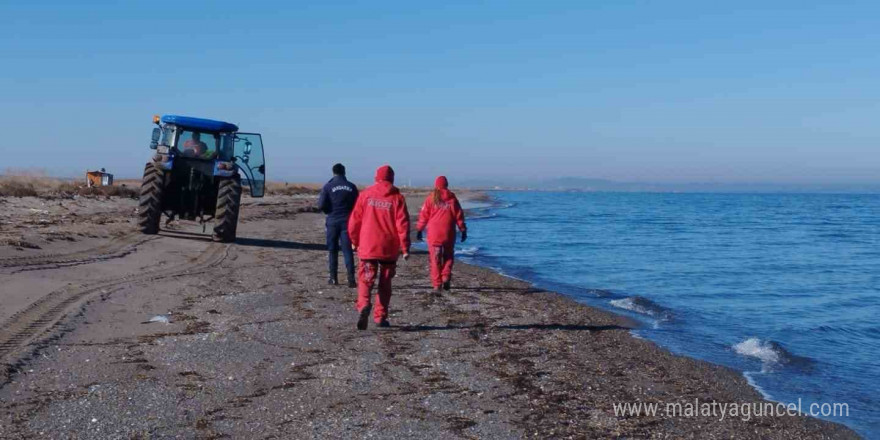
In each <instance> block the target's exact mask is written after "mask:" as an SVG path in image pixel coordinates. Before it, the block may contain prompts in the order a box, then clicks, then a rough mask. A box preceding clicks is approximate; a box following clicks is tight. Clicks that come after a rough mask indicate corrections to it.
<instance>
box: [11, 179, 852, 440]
mask: <svg viewBox="0 0 880 440" xmlns="http://www.w3.org/2000/svg"><path fill="white" fill-rule="evenodd" d="M314 203H315V198H314V196H313V195H306V194H303V195H293V196H270V197H266V198H265V199H256V200H255V199H249V198H246V199H245V204H244V206H243V208H242V214H241V217H242V219H241V224H240V226H239V232H238V236H239V239H238V240H237V242H236V243H234V244H220V243H213V242H211V241H210V237H209V236H207V235H202V228H201V226H199V225H195V224H192V223H182V224H174V225H172V226H173V228H172V229H171V230H169V231H166V232H162V233H161V234H160V235H158V236H143V235H140V234H136V233H135V232H134V215H135V208H136V201H135V200H131V199H125V198H116V197H114V198H106V197H105V198H101V197H94V198H88V197H79V198H76V199H38V198H11V197H10V198H3V199H0V209H2V211H3V213H2V216H0V220H2V229H0V243H2V246H0V274H2V279H3V283H2V286H0V301H2V304H3V307H2V308H0V323H2V327H0V362H2V365H3V369H2V371H0V438H10V439H13V438H14V439H19V438H100V439H109V438H126V439H127V438H168V437H174V438H221V437H228V438H362V437H375V438H755V439H757V438H780V439H781V438H785V439H788V438H790V439H801V438H857V435H856V434H855V433H854V432H853V431H851V430H849V429H848V428H846V427H843V426H841V425H838V424H834V423H830V422H826V421H821V420H818V419H813V418H808V417H802V416H781V417H750V418H749V419H748V420H745V419H744V418H743V417H726V418H724V419H723V420H720V419H719V417H718V416H716V415H709V416H702V415H697V416H692V417H681V416H670V415H668V414H663V413H662V412H661V413H658V414H655V415H646V414H639V415H629V414H627V415H621V414H616V413H615V411H614V405H615V404H623V403H638V402H648V403H660V404H661V409H662V408H665V406H666V405H667V404H687V403H690V402H695V401H698V402H706V403H708V402H717V403H725V404H734V403H736V404H744V403H746V404H747V403H760V402H762V401H763V400H762V398H761V395H760V394H759V393H758V392H757V391H755V390H754V389H753V388H752V387H751V386H749V384H748V383H747V382H746V380H745V379H744V378H743V376H742V375H741V374H740V373H739V372H737V371H733V370H730V369H727V368H724V367H720V366H716V365H713V364H709V363H706V362H702V361H698V360H693V359H690V358H685V357H681V356H676V355H673V354H670V353H669V352H668V351H666V350H664V349H662V348H659V347H657V346H656V345H654V344H653V343H651V342H648V341H645V340H641V339H638V338H635V337H633V336H631V334H630V329H631V328H633V326H634V325H636V324H635V323H634V322H632V321H630V320H628V319H625V318H623V317H620V316H617V315H614V314H611V313H607V312H604V311H601V310H597V309H594V308H590V307H587V306H584V305H581V304H578V303H576V302H574V301H573V300H571V299H569V298H567V297H564V296H562V295H558V294H555V293H552V292H544V291H540V290H536V289H534V288H533V287H532V286H530V285H529V284H527V283H524V282H521V281H517V280H514V279H511V278H507V277H504V276H501V275H499V274H496V273H494V272H492V271H490V270H487V269H484V268H479V267H475V266H469V265H466V264H461V263H458V264H457V266H456V272H455V280H454V289H453V290H452V291H451V292H444V293H443V294H440V295H435V294H433V293H431V292H430V285H429V282H428V278H427V267H426V264H427V263H426V255H425V254H424V253H420V252H415V253H414V256H413V258H411V259H410V260H409V261H408V262H405V263H403V262H402V263H401V264H400V265H399V267H398V271H397V277H396V278H395V280H394V283H395V288H394V297H393V298H392V312H391V316H390V320H391V323H392V327H391V328H389V329H378V328H375V327H374V326H372V325H371V327H370V328H369V329H368V330H367V331H358V330H356V329H355V320H356V314H355V311H354V299H355V290H354V289H349V288H346V287H341V286H339V287H334V286H328V285H327V284H326V251H325V250H324V244H323V243H324V234H323V222H324V219H323V216H322V215H320V214H318V213H315V212H314V209H313V206H314ZM409 204H410V212H415V210H416V207H417V206H418V200H416V199H411V200H410V203H409ZM157 316H161V317H162V318H167V320H168V321H169V322H168V323H164V322H149V321H150V320H151V318H154V317H157ZM162 318H160V320H161V319H162Z"/></svg>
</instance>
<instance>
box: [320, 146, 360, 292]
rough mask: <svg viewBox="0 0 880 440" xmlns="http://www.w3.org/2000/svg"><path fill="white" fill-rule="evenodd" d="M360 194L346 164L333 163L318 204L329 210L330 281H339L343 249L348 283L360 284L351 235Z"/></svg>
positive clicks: (328, 248)
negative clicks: (349, 232) (350, 224)
mask: <svg viewBox="0 0 880 440" xmlns="http://www.w3.org/2000/svg"><path fill="white" fill-rule="evenodd" d="M357 198H358V190H357V187H356V186H354V184H353V183H351V182H349V181H348V179H346V178H345V167H344V166H343V165H342V164H341V163H338V164H336V165H333V178H332V179H330V181H329V182H327V183H326V184H325V185H324V188H322V189H321V195H320V196H319V197H318V207H319V208H320V209H321V212H323V213H324V214H327V222H326V225H327V250H328V251H329V252H330V281H329V283H330V284H332V285H337V284H339V280H338V278H337V276H336V274H337V271H338V268H339V249H340V247H341V248H342V256H343V258H345V269H346V271H348V287H357V279H356V278H355V277H354V256H353V255H352V252H351V239H350V238H349V237H348V217H349V215H351V210H352V209H353V208H354V203H355V202H356V201H357Z"/></svg>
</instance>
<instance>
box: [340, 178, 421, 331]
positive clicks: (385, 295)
mask: <svg viewBox="0 0 880 440" xmlns="http://www.w3.org/2000/svg"><path fill="white" fill-rule="evenodd" d="M348 235H349V237H350V238H351V244H352V247H353V248H354V249H355V250H357V254H358V258H359V259H360V267H359V268H358V298H357V310H358V313H359V314H360V316H359V317H358V323H357V328H358V329H359V330H366V328H367V321H368V320H369V318H370V309H371V308H372V305H371V304H370V291H371V290H372V289H373V284H374V283H375V282H376V278H378V279H379V289H378V292H377V295H376V296H377V299H378V301H377V304H376V310H375V311H374V312H373V320H374V321H375V322H376V323H377V324H379V327H390V326H391V324H389V323H388V305H389V303H390V302H391V278H393V277H394V272H395V269H396V267H397V258H398V257H399V256H400V254H401V253H403V259H404V260H406V259H408V258H409V247H410V241H409V212H408V211H407V209H406V199H404V197H403V195H402V194H400V190H398V189H397V187H395V186H394V170H393V169H391V167H390V166H388V165H385V166H382V167H379V169H378V170H376V184H375V185H373V186H371V187H369V188H367V189H366V190H364V191H363V192H362V193H360V195H359V196H358V199H357V203H355V205H354V210H353V211H352V212H351V217H350V218H349V220H348Z"/></svg>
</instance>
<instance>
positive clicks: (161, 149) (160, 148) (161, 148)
mask: <svg viewBox="0 0 880 440" xmlns="http://www.w3.org/2000/svg"><path fill="white" fill-rule="evenodd" d="M168 150H169V148H168V145H159V146H158V147H157V148H156V153H159V154H168Z"/></svg>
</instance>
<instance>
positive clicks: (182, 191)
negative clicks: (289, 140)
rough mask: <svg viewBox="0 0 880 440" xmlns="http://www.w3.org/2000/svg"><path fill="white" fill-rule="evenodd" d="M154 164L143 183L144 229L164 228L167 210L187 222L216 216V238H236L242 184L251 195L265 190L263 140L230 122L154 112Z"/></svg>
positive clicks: (258, 135) (145, 172)
mask: <svg viewBox="0 0 880 440" xmlns="http://www.w3.org/2000/svg"><path fill="white" fill-rule="evenodd" d="M153 122H154V123H155V124H156V125H157V127H156V128H154V129H153V136H152V141H151V143H150V148H151V149H153V150H155V151H156V153H155V155H154V156H153V160H152V162H150V163H148V164H147V166H146V168H145V170H144V181H143V183H142V186H141V206H140V208H139V209H140V211H139V215H140V222H139V224H140V228H141V231H142V232H144V233H146V234H155V233H157V232H158V231H159V218H160V217H161V215H162V214H163V213H164V214H165V215H166V216H168V218H169V219H173V218H174V217H175V216H176V217H179V218H182V219H187V220H199V221H201V222H205V221H206V220H210V219H212V218H213V219H214V220H215V223H217V225H216V226H215V228H214V238H215V239H217V240H218V241H232V240H234V239H235V231H236V226H237V221H238V208H239V204H240V199H241V192H242V184H244V185H245V186H247V187H248V188H249V189H250V195H251V197H262V196H263V194H264V193H265V188H266V164H265V158H264V156H263V140H262V137H261V136H260V134H259V133H241V132H239V131H238V126H236V125H235V124H230V123H228V122H222V121H215V120H211V119H202V118H193V117H189V116H178V115H164V116H162V117H159V116H154V117H153Z"/></svg>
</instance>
